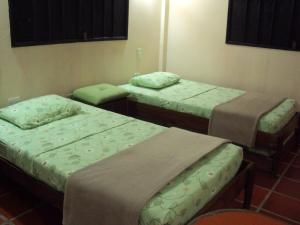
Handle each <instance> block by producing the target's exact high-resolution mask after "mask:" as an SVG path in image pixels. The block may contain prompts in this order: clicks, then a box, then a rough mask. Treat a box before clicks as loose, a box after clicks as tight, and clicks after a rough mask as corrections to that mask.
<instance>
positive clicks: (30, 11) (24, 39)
mask: <svg viewBox="0 0 300 225" xmlns="http://www.w3.org/2000/svg"><path fill="white" fill-rule="evenodd" d="M128 4H129V0H22V1H20V0H9V5H10V18H11V20H10V22H11V34H12V35H11V38H12V45H13V46H16V47H17V46H31V45H40V44H54V43H65V42H81V41H93V40H115V39H118V40H120V39H123V40H124V39H127V29H128Z"/></svg>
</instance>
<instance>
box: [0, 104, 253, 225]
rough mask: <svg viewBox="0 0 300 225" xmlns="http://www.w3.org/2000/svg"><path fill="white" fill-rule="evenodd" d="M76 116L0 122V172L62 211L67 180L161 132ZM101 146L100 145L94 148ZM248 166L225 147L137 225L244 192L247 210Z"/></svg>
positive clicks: (117, 118) (84, 111)
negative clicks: (25, 125)
mask: <svg viewBox="0 0 300 225" xmlns="http://www.w3.org/2000/svg"><path fill="white" fill-rule="evenodd" d="M74 104H77V105H79V106H81V111H80V113H79V114H78V115H75V116H72V117H68V118H65V119H61V120H58V121H55V122H52V123H49V124H46V125H43V126H40V127H37V128H34V129H29V130H22V129H20V128H18V127H16V126H15V125H13V124H11V123H9V122H7V121H4V120H0V142H1V151H0V159H1V160H0V169H1V172H2V173H4V174H6V175H7V176H9V177H10V178H11V179H13V180H14V181H16V182H17V183H19V184H21V185H22V186H24V187H25V188H27V189H29V190H31V191H32V192H33V193H34V194H36V195H38V196H39V197H40V198H42V199H44V200H46V201H48V202H49V203H52V204H53V205H54V206H56V207H58V208H60V209H62V203H63V196H64V194H63V192H64V187H65V183H66V180H67V179H68V177H69V176H70V175H71V174H72V173H74V172H75V171H78V170H80V169H82V168H84V167H86V166H88V165H91V164H93V163H95V162H97V161H100V160H102V159H104V158H106V157H109V156H111V155H114V154H116V153H118V152H120V151H123V150H126V149H127V148H128V147H130V146H132V145H135V144H137V143H139V142H141V141H143V140H146V139H147V138H150V137H152V136H154V135H155V134H158V133H160V132H162V131H163V130H165V129H167V128H164V127H162V126H159V125H155V124H152V123H148V122H144V121H140V120H137V119H134V118H131V117H127V116H123V115H120V114H116V113H112V112H108V111H105V110H101V109H98V108H95V107H91V106H88V105H85V104H82V103H79V102H74ZM99 146H101V147H99ZM252 186H253V173H252V164H251V163H249V162H246V161H243V151H242V148H241V147H239V146H236V145H233V144H226V145H223V146H221V147H220V148H219V149H216V150H215V151H214V152H212V153H211V154H209V155H207V156H206V157H205V158H203V159H201V160H200V161H199V162H197V163H196V164H195V165H193V166H192V167H190V168H189V169H188V170H186V171H184V172H183V173H182V174H181V175H180V176H178V177H176V178H175V179H174V180H173V181H172V182H171V183H170V184H169V185H168V186H167V187H165V188H164V189H163V190H161V191H160V192H159V193H158V194H156V195H155V197H154V198H152V199H151V201H150V202H149V203H148V204H147V205H146V206H145V208H144V209H143V211H142V212H141V216H140V221H141V222H140V224H143V225H146V224H185V223H187V222H188V221H189V220H190V219H191V218H193V217H194V216H195V215H197V212H200V213H202V212H205V211H209V210H211V209H214V208H223V207H225V206H226V204H228V202H230V201H231V200H232V199H233V198H234V197H235V196H236V194H237V193H239V192H240V191H241V190H243V189H245V193H246V194H245V202H244V207H249V206H250V202H251V193H252Z"/></svg>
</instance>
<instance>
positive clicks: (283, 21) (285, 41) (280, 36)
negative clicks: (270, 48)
mask: <svg viewBox="0 0 300 225" xmlns="http://www.w3.org/2000/svg"><path fill="white" fill-rule="evenodd" d="M297 1H298V0H297ZM294 3H295V0H277V5H276V12H275V16H274V24H273V33H272V45H275V46H279V47H286V48H287V47H289V44H290V38H291V36H290V35H291V29H292V21H293V13H294Z"/></svg>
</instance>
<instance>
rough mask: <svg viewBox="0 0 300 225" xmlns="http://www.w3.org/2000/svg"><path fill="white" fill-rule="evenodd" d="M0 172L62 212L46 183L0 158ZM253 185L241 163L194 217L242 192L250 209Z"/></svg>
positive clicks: (60, 196) (250, 169) (248, 167)
mask: <svg viewBox="0 0 300 225" xmlns="http://www.w3.org/2000/svg"><path fill="white" fill-rule="evenodd" d="M0 171H1V173H2V174H3V175H5V176H6V177H8V178H9V179H10V180H12V181H14V182H15V183H17V184H19V185H20V186H22V187H23V188H25V189H26V190H28V191H29V192H31V193H32V194H33V195H35V196H36V197H38V198H39V199H41V200H43V201H45V202H47V203H49V204H51V205H52V206H54V207H55V208H58V209H60V210H61V211H62V210H63V200H64V193H62V192H59V191H57V190H55V189H53V188H52V187H50V186H48V185H47V184H46V183H44V182H42V181H39V180H37V179H35V178H33V177H32V176H30V175H28V174H26V173H25V172H23V171H22V170H21V169H20V168H18V167H16V166H15V165H13V164H12V163H10V162H9V161H7V160H5V159H3V158H0ZM253 185H254V166H253V163H252V162H249V161H243V163H242V165H241V167H240V169H239V171H238V173H237V174H236V176H235V177H234V178H233V179H232V180H231V181H230V182H229V183H228V184H227V185H225V186H224V187H223V189H222V190H221V191H220V192H219V193H218V194H217V195H216V196H215V197H214V198H213V199H212V200H211V201H209V202H208V203H207V204H206V205H205V206H204V208H202V209H201V210H200V211H199V212H198V213H197V215H195V217H196V216H199V215H201V214H204V213H207V212H210V211H213V210H217V209H222V208H226V207H230V206H231V204H232V202H233V200H234V199H235V198H236V196H237V195H238V194H239V193H240V192H241V191H243V190H244V193H245V195H244V203H243V208H245V209H250V206H251V199H252V191H253Z"/></svg>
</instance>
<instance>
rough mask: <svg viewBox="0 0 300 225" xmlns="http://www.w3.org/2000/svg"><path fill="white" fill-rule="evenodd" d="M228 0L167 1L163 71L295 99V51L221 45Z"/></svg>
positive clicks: (298, 64) (299, 72) (298, 56)
mask: <svg viewBox="0 0 300 225" xmlns="http://www.w3.org/2000/svg"><path fill="white" fill-rule="evenodd" d="M227 10H228V0H171V1H170V12H169V13H170V18H169V34H168V47H167V53H168V58H167V65H166V67H167V70H168V71H173V72H175V73H178V74H181V75H182V76H183V77H185V78H188V79H193V80H198V81H204V82H208V83H213V84H219V85H226V86H229V87H235V88H243V89H246V90H252V91H261V92H268V93H280V94H281V95H285V96H289V97H293V98H296V99H297V100H298V102H300V91H299V89H300V52H290V51H281V50H271V49H262V48H250V47H241V46H233V45H226V44H225V35H226V26H227Z"/></svg>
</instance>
